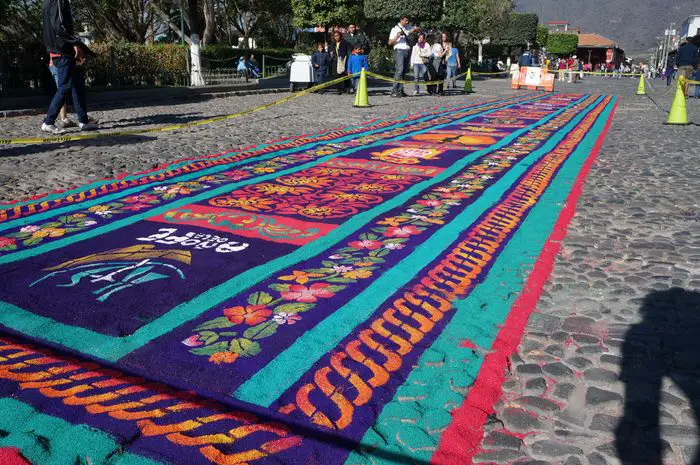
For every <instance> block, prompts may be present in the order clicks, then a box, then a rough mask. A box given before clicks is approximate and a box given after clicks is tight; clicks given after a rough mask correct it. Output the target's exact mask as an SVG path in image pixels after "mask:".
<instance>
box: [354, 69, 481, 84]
mask: <svg viewBox="0 0 700 465" xmlns="http://www.w3.org/2000/svg"><path fill="white" fill-rule="evenodd" d="M467 72H468V71H465V72H463V73H460V74H458V75H457V76H455V77H454V79H458V78H461V77H462V76H466V74H467ZM366 74H367V76H368V77H373V78H375V79H379V80H380V81H386V82H392V83H396V84H404V85H410V84H421V85H426V86H436V85H439V84H444V83H445V82H447V79H443V80H441V81H418V82H416V81H402V80H400V79H394V78H391V77H388V76H382V75H381V74H377V73H373V72H371V71H367V73H366ZM451 79H453V78H450V80H451Z"/></svg>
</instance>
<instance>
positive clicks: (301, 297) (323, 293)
mask: <svg viewBox="0 0 700 465" xmlns="http://www.w3.org/2000/svg"><path fill="white" fill-rule="evenodd" d="M329 285H330V284H328V283H314V284H312V285H311V286H310V287H306V286H301V285H294V286H289V291H287V292H282V298H283V299H284V300H296V301H297V302H304V303H313V302H317V301H318V299H329V298H331V297H333V296H334V295H335V293H334V292H331V291H327V290H326V288H327V287H328V286H329Z"/></svg>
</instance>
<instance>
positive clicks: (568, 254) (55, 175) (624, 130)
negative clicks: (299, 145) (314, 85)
mask: <svg viewBox="0 0 700 465" xmlns="http://www.w3.org/2000/svg"><path fill="white" fill-rule="evenodd" d="M506 86H507V83H506V82H505V81H499V80H494V81H488V82H476V83H475V88H476V90H477V92H478V94H476V95H475V96H469V97H464V96H452V97H445V98H442V99H437V98H429V97H419V98H409V99H402V100H391V99H390V98H389V97H386V96H373V97H371V103H372V104H373V105H374V106H373V107H372V108H370V109H363V110H356V109H353V108H352V107H351V100H352V99H351V97H349V96H334V95H312V96H309V97H304V98H301V99H299V100H296V101H294V102H293V103H289V104H284V105H281V106H278V107H275V108H273V109H270V110H266V111H264V112H261V113H258V114H255V115H252V116H247V117H243V118H239V119H236V120H232V121H230V122H227V123H217V124H215V125H211V126H206V127H200V128H194V129H190V130H187V131H181V132H173V133H160V134H154V135H147V136H140V137H130V138H119V139H105V140H101V141H85V142H78V143H71V144H65V145H60V146H28V147H12V148H8V147H2V148H0V184H1V185H2V186H3V188H2V191H1V192H0V198H1V199H4V200H8V199H12V198H18V197H20V196H22V195H27V194H33V193H37V192H47V191H49V190H52V189H57V188H65V187H68V186H70V185H72V184H75V183H78V182H82V181H86V180H91V179H96V178H102V177H106V176H112V175H114V174H116V173H119V172H123V171H136V170H140V169H145V168H149V167H151V166H153V165H155V164H158V163H162V162H164V161H168V160H173V159H178V158H182V157H187V156H194V155H202V154H207V153H216V152H220V151H223V150H228V149H232V148H235V147H236V146H239V145H241V144H252V143H256V142H262V141H265V140H270V139H274V138H278V137H281V136H287V135H294V134H298V133H300V132H311V131H316V130H320V129H325V128H330V127H335V126H341V125H347V124H352V123H357V122H360V121H364V120H367V119H370V118H373V117H388V116H392V115H402V114H406V113H410V112H411V111H414V110H415V111H417V110H420V109H424V108H428V107H432V106H435V105H438V104H445V105H451V104H458V103H462V102H469V101H475V100H477V99H485V98H494V97H501V96H507V95H512V91H510V90H508V89H506ZM652 86H654V88H655V89H656V87H659V89H656V90H655V91H654V93H652V94H651V95H652V96H653V97H654V98H655V99H656V100H657V102H658V103H659V105H660V106H661V107H663V108H668V107H669V106H670V103H671V99H672V93H668V94H666V95H661V94H662V93H663V92H664V91H665V88H663V87H662V86H661V85H659V84H656V83H655V82H654V83H652ZM635 89H636V81H633V80H623V81H609V80H603V79H599V78H590V79H588V80H586V81H585V82H584V83H581V84H577V85H568V84H567V85H564V86H561V87H559V89H558V90H562V91H577V92H583V91H586V92H588V91H590V92H600V93H615V94H619V95H621V96H622V101H621V103H620V107H619V108H618V110H617V113H616V116H615V120H614V123H613V126H612V128H611V130H610V132H609V133H608V136H607V139H606V141H605V144H604V145H603V148H602V150H601V152H600V154H599V156H598V159H597V162H596V164H595V165H594V167H593V169H592V171H591V173H590V175H589V177H588V180H587V183H586V187H585V190H584V193H583V196H582V197H581V200H580V202H579V205H578V210H577V214H576V216H575V218H574V220H573V222H572V224H571V225H570V228H569V235H568V236H567V238H566V239H565V241H564V243H563V246H562V249H561V253H560V254H559V256H558V257H557V260H556V263H555V266H554V271H553V274H552V276H551V277H550V280H549V282H548V283H547V285H546V286H545V289H544V292H543V294H542V297H541V299H540V301H539V303H538V306H537V309H536V311H535V313H534V314H533V315H532V317H531V319H530V321H529V324H528V327H527V329H526V333H525V335H524V337H523V339H522V343H521V345H520V347H519V349H518V351H517V353H516V354H514V355H513V356H512V359H511V362H512V363H510V364H509V366H510V367H511V368H510V371H509V373H508V376H507V379H506V382H505V384H504V394H503V396H502V397H501V399H500V401H499V403H498V404H497V406H496V411H495V412H494V414H493V415H491V416H490V422H489V424H488V425H487V429H486V434H485V438H484V442H483V445H482V450H481V451H480V452H479V454H478V455H477V456H476V458H475V461H476V462H479V463H498V464H506V463H518V464H521V463H522V464H523V465H524V464H528V465H546V464H547V463H553V464H554V463H556V464H560V463H562V464H565V465H586V464H590V465H605V464H617V463H642V462H643V463H660V462H659V458H658V454H659V453H661V452H663V458H664V463H667V464H680V463H689V462H691V461H692V460H693V455H694V453H695V449H696V443H697V439H698V431H697V426H696V420H695V418H696V416H697V415H698V414H699V413H700V412H698V409H699V407H698V405H700V361H698V359H699V358H698V354H700V342H698V341H700V337H698V335H700V317H697V316H695V315H698V312H697V311H698V310H700V294H699V293H697V292H692V291H693V290H695V291H698V290H700V205H699V202H700V201H699V200H698V194H699V193H700V164H699V163H698V162H697V157H698V154H699V152H698V144H699V141H700V128H698V127H697V126H687V127H669V126H664V125H663V124H662V123H663V121H664V120H665V117H666V115H665V114H664V113H663V112H662V111H661V110H660V109H659V108H658V107H657V106H655V105H654V104H653V103H652V101H651V100H650V99H649V98H646V97H637V96H635V95H634V90H635ZM277 98H279V96H278V95H267V96H251V97H235V98H227V99H219V100H213V101H208V102H205V103H187V104H183V105H170V106H159V107H147V108H139V109H137V110H129V109H124V110H118V111H117V110H115V111H111V112H96V113H95V115H96V116H97V117H99V118H100V119H102V120H104V121H105V122H106V124H105V126H106V127H107V128H133V127H135V126H138V127H141V126H144V125H153V124H165V123H171V122H180V121H186V120H188V119H199V118H205V117H209V116H214V115H220V114H226V113H230V112H233V111H236V110H240V109H243V108H247V107H251V106H255V105H259V104H261V103H265V102H269V101H271V100H274V99H277ZM688 108H689V116H690V119H691V120H694V121H697V122H700V100H689V101H688ZM39 121H40V119H39V118H38V117H26V118H15V119H9V120H4V121H0V130H2V133H3V134H5V135H8V136H9V137H17V136H20V135H28V134H32V135H33V134H35V131H34V128H36V126H37V125H38V124H39ZM674 287H676V288H680V289H684V291H681V290H675V291H670V289H671V288H674ZM696 332H699V333H698V334H695V333H696ZM664 375H666V376H664ZM662 378H663V379H662ZM657 417H658V418H657ZM659 434H661V436H659Z"/></svg>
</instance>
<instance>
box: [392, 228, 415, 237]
mask: <svg viewBox="0 0 700 465" xmlns="http://www.w3.org/2000/svg"><path fill="white" fill-rule="evenodd" d="M420 233H421V231H420V230H419V229H417V228H416V227H415V226H399V227H395V228H389V229H387V230H386V232H385V233H384V235H385V236H387V237H410V236H413V235H415V234H420Z"/></svg>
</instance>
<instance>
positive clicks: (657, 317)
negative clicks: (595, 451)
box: [616, 288, 700, 465]
mask: <svg viewBox="0 0 700 465" xmlns="http://www.w3.org/2000/svg"><path fill="white" fill-rule="evenodd" d="M640 313H641V315H642V317H643V320H642V321H641V322H639V323H637V324H635V325H634V326H632V328H631V329H630V330H629V331H628V333H627V334H626V336H625V342H624V344H623V347H622V355H623V361H622V375H621V379H622V381H623V382H624V383H625V410H624V417H623V419H622V421H621V422H620V424H619V426H618V428H617V431H616V448H617V453H618V457H619V459H620V460H621V461H622V463H623V464H625V465H627V464H641V463H644V464H649V465H661V464H662V458H663V454H664V452H665V451H666V450H667V449H669V448H670V446H669V444H668V443H667V442H666V441H664V440H663V439H662V438H661V429H662V428H661V419H660V417H661V401H662V399H663V391H662V390H661V387H662V385H661V383H662V379H663V378H664V377H668V378H670V379H671V380H673V382H674V383H675V385H676V386H678V388H680V389H681V390H682V391H683V393H684V395H685V396H686V397H687V398H688V400H689V403H690V406H691V408H692V410H693V414H694V416H695V418H700V293H698V292H694V291H688V290H685V289H681V288H673V289H669V290H666V291H657V292H652V293H650V294H648V295H647V296H646V297H645V298H644V302H643V304H642V308H641V311H640ZM692 463H693V464H694V465H698V464H700V460H699V459H698V457H695V458H694V459H693V462H692Z"/></svg>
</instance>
